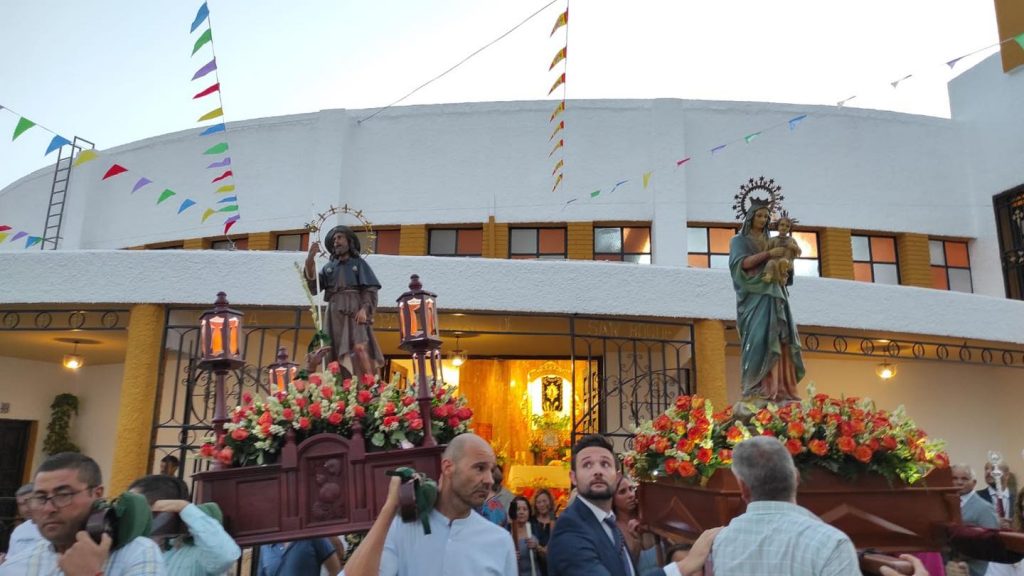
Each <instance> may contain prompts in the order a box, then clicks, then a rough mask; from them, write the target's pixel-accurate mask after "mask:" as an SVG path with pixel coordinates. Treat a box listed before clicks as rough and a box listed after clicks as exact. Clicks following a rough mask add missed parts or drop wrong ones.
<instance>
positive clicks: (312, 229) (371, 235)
mask: <svg viewBox="0 0 1024 576" xmlns="http://www.w3.org/2000/svg"><path fill="white" fill-rule="evenodd" d="M338 214H342V215H349V216H352V217H353V218H355V219H356V220H359V226H353V228H362V229H363V232H365V233H366V238H367V242H363V243H362V244H363V246H361V248H362V250H361V251H360V254H362V255H363V256H366V255H369V254H373V245H374V244H376V240H377V233H376V232H374V231H373V223H371V222H370V220H369V219H367V218H366V216H365V215H364V214H363V211H362V210H356V209H355V208H351V207H349V205H348V204H345V205H343V206H335V205H333V204H332V205H331V207H330V208H328V209H327V210H326V211H324V212H321V213H320V214H317V215H316V218H314V219H313V220H312V221H311V222H309V223H308V224H306V230H308V231H309V235H310V238H311V239H313V240H315V241H316V243H318V244H320V253H321V254H329V252H328V251H327V250H324V244H323V242H322V241H321V238H320V232H321V231H322V230H323V227H324V222H326V221H327V219H328V218H330V217H331V216H335V215H338Z"/></svg>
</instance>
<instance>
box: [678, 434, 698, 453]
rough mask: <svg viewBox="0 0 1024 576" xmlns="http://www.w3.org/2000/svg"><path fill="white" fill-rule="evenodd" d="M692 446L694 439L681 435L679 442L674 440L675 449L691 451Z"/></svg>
mask: <svg viewBox="0 0 1024 576" xmlns="http://www.w3.org/2000/svg"><path fill="white" fill-rule="evenodd" d="M693 447H694V441H693V440H692V439H690V438H686V437H683V438H680V439H679V442H676V450H678V451H680V452H683V453H684V454H689V453H690V452H693Z"/></svg>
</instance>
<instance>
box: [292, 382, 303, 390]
mask: <svg viewBox="0 0 1024 576" xmlns="http://www.w3.org/2000/svg"><path fill="white" fill-rule="evenodd" d="M292 386H295V389H296V390H298V391H299V392H305V391H306V381H305V380H293V381H292Z"/></svg>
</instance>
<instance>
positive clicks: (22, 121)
mask: <svg viewBox="0 0 1024 576" xmlns="http://www.w3.org/2000/svg"><path fill="white" fill-rule="evenodd" d="M35 125H36V123H35V122H33V121H31V120H29V119H28V118H25V117H22V118H19V119H18V125H17V126H15V127H14V136H12V137H11V142H14V141H15V140H17V139H18V136H21V135H22V134H24V133H25V131H26V130H28V129H29V128H31V127H33V126H35Z"/></svg>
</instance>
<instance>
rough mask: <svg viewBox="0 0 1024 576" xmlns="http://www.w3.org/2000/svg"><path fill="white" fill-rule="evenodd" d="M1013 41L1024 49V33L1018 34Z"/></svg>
mask: <svg viewBox="0 0 1024 576" xmlns="http://www.w3.org/2000/svg"><path fill="white" fill-rule="evenodd" d="M1013 41H1014V42H1016V43H1017V45H1018V46H1020V47H1021V48H1024V33H1021V34H1017V35H1016V36H1014V37H1013Z"/></svg>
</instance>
